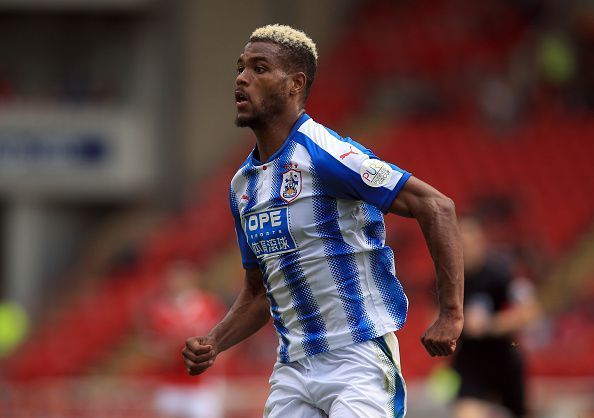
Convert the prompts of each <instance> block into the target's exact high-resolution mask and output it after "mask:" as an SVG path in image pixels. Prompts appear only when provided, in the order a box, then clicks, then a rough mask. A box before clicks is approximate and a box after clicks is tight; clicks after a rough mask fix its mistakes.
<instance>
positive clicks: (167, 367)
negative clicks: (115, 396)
mask: <svg viewBox="0 0 594 418" xmlns="http://www.w3.org/2000/svg"><path fill="white" fill-rule="evenodd" d="M224 312H225V305H224V304H223V303H222V302H221V301H220V300H219V298H218V297H216V295H214V294H212V293H210V292H208V291H207V290H205V289H202V288H201V273H200V271H199V270H198V269H197V267H196V265H195V264H194V263H192V262H191V261H187V260H177V261H174V262H172V263H171V264H170V265H169V266H168V267H167V268H166V270H165V278H164V280H163V289H161V291H160V292H159V293H158V295H157V296H156V297H154V298H152V299H149V300H148V301H147V303H146V304H145V305H144V306H143V307H142V309H141V310H140V312H138V313H137V318H138V328H139V335H138V341H137V349H136V350H134V351H133V352H132V353H130V354H131V355H132V357H129V358H125V359H123V360H124V361H123V362H122V363H123V367H125V368H127V369H128V373H132V374H135V375H141V376H146V377H149V378H157V379H158V380H159V381H160V382H162V384H161V385H160V386H159V388H158V390H157V391H156V393H155V407H156V409H157V410H158V411H159V412H160V413H161V414H163V416H164V417H172V418H217V417H222V416H223V415H222V405H223V396H224V384H223V381H222V380H221V379H219V376H216V375H211V376H210V379H207V380H206V381H201V382H199V384H198V385H196V382H195V381H190V379H189V378H188V376H187V374H186V373H185V369H184V368H183V367H182V365H181V364H180V363H179V361H175V359H176V357H177V353H178V350H179V341H180V339H182V340H183V339H185V338H186V336H187V335H188V334H192V333H198V334H201V333H206V332H208V331H209V330H210V329H211V328H212V327H213V326H214V325H216V323H217V322H218V321H219V320H220V318H221V317H222V316H223V315H224Z"/></svg>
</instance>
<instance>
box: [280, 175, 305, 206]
mask: <svg viewBox="0 0 594 418" xmlns="http://www.w3.org/2000/svg"><path fill="white" fill-rule="evenodd" d="M300 193H301V171H299V170H295V169H291V170H289V171H285V172H284V173H283V181H282V183H281V187H280V197H281V199H283V200H284V201H285V202H287V203H291V202H292V201H293V200H295V199H296V198H297V196H299V194H300Z"/></svg>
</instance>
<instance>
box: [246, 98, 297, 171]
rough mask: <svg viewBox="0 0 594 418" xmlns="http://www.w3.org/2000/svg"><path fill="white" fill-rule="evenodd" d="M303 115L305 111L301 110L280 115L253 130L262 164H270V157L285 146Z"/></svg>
mask: <svg viewBox="0 0 594 418" xmlns="http://www.w3.org/2000/svg"><path fill="white" fill-rule="evenodd" d="M303 113H304V110H300V111H299V112H292V113H290V114H283V115H278V117H276V118H274V119H272V120H271V121H270V122H269V123H267V124H266V125H264V126H261V127H257V128H252V130H253V131H254V134H255V135H256V143H257V145H258V154H259V160H260V161H261V162H263V163H265V162H268V160H269V159H270V157H271V156H272V155H273V154H274V153H275V152H276V151H278V150H279V149H280V147H282V146H283V144H284V143H285V140H286V139H287V137H288V136H289V133H290V132H291V129H293V126H294V125H295V122H297V120H298V119H299V118H300V117H301V115H303Z"/></svg>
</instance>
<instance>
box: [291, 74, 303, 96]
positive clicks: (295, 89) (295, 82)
mask: <svg viewBox="0 0 594 418" xmlns="http://www.w3.org/2000/svg"><path fill="white" fill-rule="evenodd" d="M306 82H307V76H306V75H305V73H302V72H298V73H295V74H293V75H291V84H290V87H289V93H290V94H291V96H294V95H298V94H300V93H301V92H303V91H304V90H305V84H306Z"/></svg>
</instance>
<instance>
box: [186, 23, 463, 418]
mask: <svg viewBox="0 0 594 418" xmlns="http://www.w3.org/2000/svg"><path fill="white" fill-rule="evenodd" d="M316 65H317V50H316V46H315V44H314V43H313V42H312V40H311V39H310V38H309V37H307V35H305V34H304V33H303V32H300V31H297V30H295V29H293V28H291V27H288V26H281V25H269V26H266V27H262V28H259V29H256V30H255V31H254V32H253V33H252V35H251V37H250V39H249V42H248V43H247V45H246V46H245V48H244V50H243V53H242V54H241V55H240V57H239V59H238V61H237V72H238V75H237V78H236V91H235V99H236V106H237V117H236V124H237V125H238V126H240V127H250V128H251V129H252V130H253V131H254V133H255V135H256V147H255V148H254V150H253V152H252V153H251V155H250V156H249V157H248V158H247V160H246V161H245V163H244V164H243V165H242V167H241V168H240V170H239V171H238V172H237V174H236V175H235V176H234V178H233V180H232V182H231V193H230V199H231V209H232V212H233V216H234V218H235V226H236V231H237V239H238V243H239V247H240V250H241V253H242V262H243V266H244V268H245V270H246V273H245V282H244V286H243V289H242V290H241V292H240V294H239V296H238V298H237V299H236V301H235V303H234V305H233V306H232V307H231V309H230V311H229V313H228V314H227V316H226V317H225V318H224V319H223V320H222V321H221V322H220V323H219V324H218V325H217V326H216V327H214V328H213V329H212V330H211V331H210V333H208V334H207V335H205V336H197V337H192V338H189V339H188V340H187V341H186V347H185V348H184V349H183V358H184V362H185V365H186V367H187V370H188V372H189V373H190V374H191V375H198V374H201V373H202V372H204V371H205V370H206V369H208V368H210V367H211V366H212V365H213V364H214V362H215V360H216V358H217V356H218V354H219V353H221V352H222V351H225V350H227V349H229V348H230V347H232V346H234V345H235V344H237V343H239V342H241V341H243V340H244V339H246V338H247V337H249V336H250V335H252V334H254V333H255V332H256V331H258V330H259V329H260V328H262V327H263V326H264V324H266V323H267V322H268V320H269V318H270V315H272V317H273V322H274V325H275V328H276V330H277V333H278V337H279V348H278V360H277V362H276V364H275V366H274V370H273V372H272V376H271V378H270V384H271V390H270V394H269V398H268V401H267V402H266V406H265V412H264V415H265V416H266V417H283V418H289V417H327V416H331V417H336V418H348V417H372V416H395V417H402V416H404V415H405V413H406V393H405V385H404V381H403V378H402V375H401V369H400V359H399V349H398V341H397V339H396V337H395V335H394V331H396V330H398V329H400V328H401V327H402V325H403V324H404V322H405V320H406V312H407V308H408V301H407V298H406V296H405V294H404V291H403V289H402V286H401V284H400V282H399V281H398V279H397V278H396V276H395V267H394V256H393V253H392V250H391V249H390V248H389V247H387V246H386V245H385V225H384V220H383V216H382V212H383V213H388V212H391V213H395V214H398V215H401V216H406V217H413V218H416V220H417V221H418V223H419V225H420V227H421V229H422V231H423V233H424V236H425V238H426V241H427V244H428V247H429V250H430V252H431V255H432V257H433V259H434V261H435V268H436V271H437V284H438V286H437V289H438V297H439V304H440V310H439V316H438V318H437V320H436V321H435V322H434V323H433V324H432V325H431V326H430V327H429V329H428V330H427V331H426V332H425V334H424V335H423V337H422V343H423V345H424V346H425V349H426V350H427V352H428V353H429V354H430V355H431V356H445V355H449V354H451V353H452V352H453V351H454V350H455V347H456V341H457V339H458V337H459V335H460V332H461V331H462V325H463V313H462V299H463V294H462V291H463V261H462V248H461V244H460V238H459V231H458V225H457V220H456V214H455V208H454V204H453V202H452V201H451V200H450V199H449V198H447V197H446V196H444V195H443V194H441V193H440V192H438V191H437V190H435V189H434V188H433V187H431V186H429V185H428V184H426V183H424V182H422V181H421V180H419V179H417V178H415V177H412V176H411V175H410V173H408V172H406V171H403V170H401V169H400V168H398V167H396V166H395V165H392V164H389V163H387V162H383V161H381V160H379V159H378V158H377V157H376V156H375V155H374V154H373V153H372V152H371V151H369V150H368V149H366V148H365V147H363V146H362V145H360V144H359V143H357V142H355V141H353V140H352V139H350V138H342V137H340V136H339V135H338V134H336V133H335V132H334V131H332V130H330V129H328V128H326V127H324V126H323V125H320V124H318V123H316V122H315V121H314V120H313V119H312V118H310V117H309V116H308V115H307V114H306V113H305V110H304V105H305V101H306V99H307V96H308V92H309V88H310V86H311V83H312V82H313V78H314V74H315V69H316ZM347 87H348V86H345V88H347Z"/></svg>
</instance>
